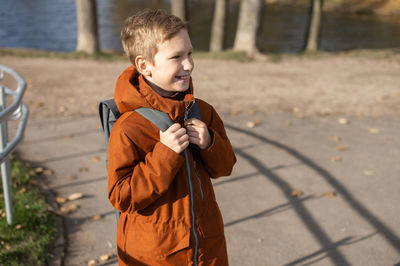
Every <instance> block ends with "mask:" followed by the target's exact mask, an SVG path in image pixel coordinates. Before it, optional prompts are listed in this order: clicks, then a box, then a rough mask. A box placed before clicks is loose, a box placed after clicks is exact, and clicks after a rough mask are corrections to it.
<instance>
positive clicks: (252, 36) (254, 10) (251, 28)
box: [233, 0, 264, 56]
mask: <svg viewBox="0 0 400 266" xmlns="http://www.w3.org/2000/svg"><path fill="white" fill-rule="evenodd" d="M263 3H264V0H242V1H241V3H240V11H239V22H238V28H237V31H236V37H235V43H234V45H233V50H235V51H245V52H247V54H248V55H250V56H254V55H255V54H258V53H259V51H258V48H257V45H256V43H257V31H258V28H259V26H260V20H261V10H262V7H263Z"/></svg>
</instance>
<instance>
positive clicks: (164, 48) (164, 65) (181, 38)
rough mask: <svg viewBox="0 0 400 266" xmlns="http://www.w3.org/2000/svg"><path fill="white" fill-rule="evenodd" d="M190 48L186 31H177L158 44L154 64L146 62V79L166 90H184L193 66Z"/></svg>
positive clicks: (191, 48)
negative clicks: (168, 38) (171, 36)
mask: <svg viewBox="0 0 400 266" xmlns="http://www.w3.org/2000/svg"><path fill="white" fill-rule="evenodd" d="M192 50H193V47H192V43H191V42H190V38H189V34H188V33H187V31H186V30H185V29H183V30H181V31H179V32H178V34H177V35H175V36H174V37H173V38H172V39H170V40H167V41H165V42H163V43H161V44H159V45H158V52H157V53H156V55H155V56H154V64H151V63H149V62H147V67H146V68H147V69H148V70H149V72H147V74H144V75H145V77H146V79H148V80H149V81H150V82H152V83H154V84H155V85H157V86H159V87H160V88H162V89H164V90H166V91H171V92H180V91H186V90H187V89H188V88H189V81H190V74H191V73H192V70H193V68H194V62H193V59H192Z"/></svg>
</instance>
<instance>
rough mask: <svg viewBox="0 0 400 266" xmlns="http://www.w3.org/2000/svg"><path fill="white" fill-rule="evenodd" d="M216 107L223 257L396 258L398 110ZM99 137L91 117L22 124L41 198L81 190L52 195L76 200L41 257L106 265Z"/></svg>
mask: <svg viewBox="0 0 400 266" xmlns="http://www.w3.org/2000/svg"><path fill="white" fill-rule="evenodd" d="M221 115H222V117H223V119H224V122H225V125H226V129H227V133H228V135H229V137H230V139H231V142H232V144H233V146H234V148H235V152H236V155H237V158H238V162H237V164H236V166H235V168H234V171H233V174H232V175H231V176H230V177H223V178H221V179H218V180H216V181H215V182H214V188H215V192H216V196H217V200H218V203H219V205H220V208H221V211H222V214H223V217H224V223H225V233H226V237H227V244H228V253H229V260H230V264H231V265H233V266H245V265H251V266H252V265H371V266H372V265H374V266H375V265H399V263H400V215H399V214H400V207H399V202H400V182H399V177H400V160H399V158H400V119H393V118H381V119H372V118H356V117H354V118H351V117H350V118H347V119H348V123H347V124H340V123H338V118H339V117H332V116H330V117H318V118H296V117H294V116H292V115H286V114H263V113H256V114H252V115H250V114H237V115H232V114H221ZM248 122H255V123H253V125H254V124H255V127H249V125H248ZM250 126H252V125H250ZM104 143H105V142H104V137H103V133H102V130H101V126H100V122H99V119H98V117H97V116H87V117H81V118H78V119H70V118H65V119H51V120H30V121H29V123H28V126H27V129H26V133H25V138H24V141H23V142H22V143H21V145H19V148H18V154H19V156H20V157H21V158H22V159H24V160H27V161H29V162H31V163H32V164H33V165H36V166H42V167H44V168H45V169H50V170H52V172H53V174H51V175H49V176H46V175H42V178H43V180H44V181H45V182H46V183H47V185H48V187H49V188H50V189H51V191H52V192H53V198H54V197H55V196H58V197H68V196H69V195H71V194H73V193H82V195H83V198H81V199H77V200H74V201H68V202H66V203H63V204H58V207H59V208H61V207H62V206H64V207H68V206H70V205H72V204H75V205H78V209H76V210H75V211H72V212H71V213H69V214H65V215H62V216H60V217H61V218H62V223H61V225H62V224H63V226H60V232H62V233H61V234H60V238H59V239H58V241H57V249H58V251H56V252H55V254H56V256H55V257H54V259H53V261H52V262H51V264H52V265H60V264H63V265H88V262H89V261H90V260H96V261H97V262H98V264H97V265H117V258H116V244H115V243H116V241H115V239H116V218H115V215H114V211H113V208H112V206H111V204H110V203H109V202H108V199H107V178H106V167H105V144H104ZM57 249H56V250H57ZM109 254H113V256H111V257H110V258H109V259H108V260H106V261H101V259H100V257H101V256H102V255H109Z"/></svg>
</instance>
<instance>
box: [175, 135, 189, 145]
mask: <svg viewBox="0 0 400 266" xmlns="http://www.w3.org/2000/svg"><path fill="white" fill-rule="evenodd" d="M185 141H189V135H187V134H185V135H183V136H181V137H179V139H178V143H179V144H182V143H184V142H185Z"/></svg>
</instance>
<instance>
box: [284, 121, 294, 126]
mask: <svg viewBox="0 0 400 266" xmlns="http://www.w3.org/2000/svg"><path fill="white" fill-rule="evenodd" d="M285 124H286V125H287V126H288V127H289V126H292V125H293V123H292V121H289V120H288V121H286V123H285Z"/></svg>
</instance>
